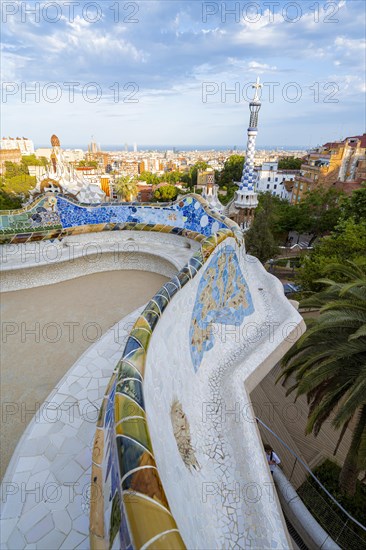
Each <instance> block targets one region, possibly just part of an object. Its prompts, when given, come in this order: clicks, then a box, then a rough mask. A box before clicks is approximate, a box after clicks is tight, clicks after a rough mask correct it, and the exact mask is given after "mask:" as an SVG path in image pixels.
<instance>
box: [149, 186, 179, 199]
mask: <svg viewBox="0 0 366 550" xmlns="http://www.w3.org/2000/svg"><path fill="white" fill-rule="evenodd" d="M177 196H178V189H177V188H176V187H174V185H162V186H161V187H159V189H156V190H155V192H154V199H155V200H157V201H158V202H170V201H174V200H175V199H176V198H177Z"/></svg>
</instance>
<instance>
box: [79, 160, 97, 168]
mask: <svg viewBox="0 0 366 550" xmlns="http://www.w3.org/2000/svg"><path fill="white" fill-rule="evenodd" d="M77 166H78V168H94V169H95V170H96V169H97V168H98V166H99V164H98V161H97V160H80V161H79V162H78V164H77Z"/></svg>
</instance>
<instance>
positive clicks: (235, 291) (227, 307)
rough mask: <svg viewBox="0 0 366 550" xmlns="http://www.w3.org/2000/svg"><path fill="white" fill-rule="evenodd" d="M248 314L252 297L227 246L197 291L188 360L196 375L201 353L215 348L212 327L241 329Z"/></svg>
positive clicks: (216, 258)
mask: <svg viewBox="0 0 366 550" xmlns="http://www.w3.org/2000/svg"><path fill="white" fill-rule="evenodd" d="M251 313H253V302H252V297H251V294H250V292H249V289H248V285H247V284H246V282H245V279H244V277H243V275H242V273H241V270H240V266H239V261H238V258H237V255H236V252H235V250H234V248H233V247H232V246H226V247H225V248H224V249H223V250H222V251H221V253H220V255H216V256H215V257H214V258H213V259H212V260H211V262H210V265H209V266H208V268H207V269H206V271H205V273H204V275H203V277H202V279H201V281H200V284H199V287H198V290H197V296H196V301H195V305H194V308H193V314H192V322H191V328H190V339H191V358H192V362H193V366H194V368H195V370H196V371H197V370H198V368H199V366H200V364H201V361H202V358H203V355H204V353H205V352H206V351H208V350H210V349H212V348H213V346H214V344H215V333H214V330H213V324H214V323H215V324H222V325H232V326H240V325H241V324H242V322H243V320H244V317H245V316H247V315H250V314H251ZM224 330H225V329H224Z"/></svg>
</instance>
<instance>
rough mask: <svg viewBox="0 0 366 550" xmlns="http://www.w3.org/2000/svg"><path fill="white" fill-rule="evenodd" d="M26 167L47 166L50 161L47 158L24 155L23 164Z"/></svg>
mask: <svg viewBox="0 0 366 550" xmlns="http://www.w3.org/2000/svg"><path fill="white" fill-rule="evenodd" d="M21 163H22V164H23V165H24V166H26V167H27V168H28V166H47V165H48V160H47V159H46V157H39V158H38V157H36V155H24V156H23V157H22V162H21Z"/></svg>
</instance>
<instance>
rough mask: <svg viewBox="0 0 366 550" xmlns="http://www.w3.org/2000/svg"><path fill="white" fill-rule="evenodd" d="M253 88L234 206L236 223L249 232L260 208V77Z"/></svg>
mask: <svg viewBox="0 0 366 550" xmlns="http://www.w3.org/2000/svg"><path fill="white" fill-rule="evenodd" d="M252 88H254V89H255V96H254V98H253V99H252V101H251V102H250V103H249V109H250V119H249V128H248V142H247V151H246V155H245V164H244V168H243V174H242V177H241V180H240V182H237V185H238V186H239V189H238V191H236V192H235V198H234V205H235V208H236V209H237V210H238V214H237V216H236V221H237V223H238V224H239V225H240V226H241V227H242V229H243V230H244V231H247V230H248V229H249V227H250V225H251V223H252V221H253V217H254V210H255V209H256V208H257V206H258V197H257V193H256V192H255V190H254V183H255V174H254V155H255V141H256V139H257V133H258V128H257V126H258V113H259V110H260V108H261V106H262V104H261V102H260V99H259V90H260V89H261V88H262V84H259V77H258V78H257V81H256V83H255V84H254V85H253V86H252Z"/></svg>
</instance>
